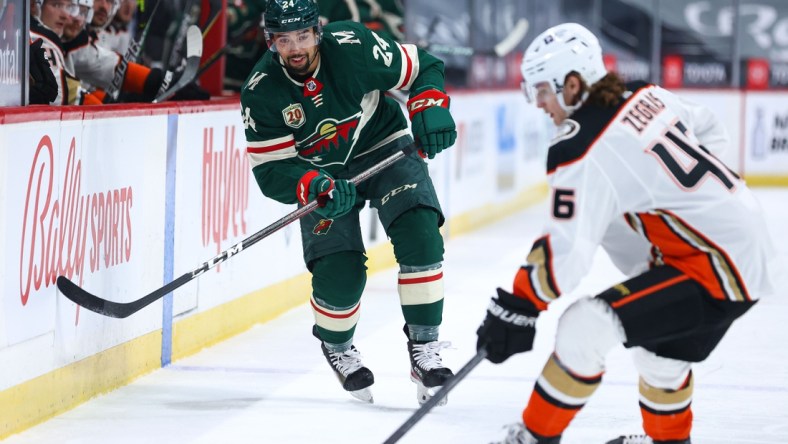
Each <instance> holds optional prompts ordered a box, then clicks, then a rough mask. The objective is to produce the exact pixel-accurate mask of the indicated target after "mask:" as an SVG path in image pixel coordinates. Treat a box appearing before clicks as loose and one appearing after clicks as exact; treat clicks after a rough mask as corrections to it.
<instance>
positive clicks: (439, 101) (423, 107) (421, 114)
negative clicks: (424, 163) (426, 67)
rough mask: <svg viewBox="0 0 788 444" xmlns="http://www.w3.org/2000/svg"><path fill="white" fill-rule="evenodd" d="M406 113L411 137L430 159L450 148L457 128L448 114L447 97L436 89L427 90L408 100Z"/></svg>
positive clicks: (455, 136)
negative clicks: (411, 131) (411, 129)
mask: <svg viewBox="0 0 788 444" xmlns="http://www.w3.org/2000/svg"><path fill="white" fill-rule="evenodd" d="M408 113H409V115H410V121H411V123H412V128H413V136H414V137H415V138H416V140H417V141H418V142H419V145H420V146H421V150H422V151H423V152H424V154H426V155H427V157H429V158H430V159H433V158H435V155H436V154H438V153H440V152H441V151H443V150H445V149H446V148H448V147H450V146H452V145H453V144H454V141H455V140H456V139H457V127H456V125H455V124H454V119H453V118H452V117H451V113H450V112H449V96H447V95H446V93H444V92H443V91H440V90H437V89H428V90H426V91H423V92H421V93H420V94H417V95H416V96H414V97H412V98H411V99H410V100H408Z"/></svg>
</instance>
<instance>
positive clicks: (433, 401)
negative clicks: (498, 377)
mask: <svg viewBox="0 0 788 444" xmlns="http://www.w3.org/2000/svg"><path fill="white" fill-rule="evenodd" d="M59 279H60V278H58V280H59ZM486 357H487V350H485V349H483V348H481V349H479V350H478V351H477V352H476V355H474V357H473V358H471V360H470V361H468V363H467V364H465V365H464V366H463V367H462V368H461V369H460V371H458V372H457V374H456V375H454V376H453V377H452V378H451V379H449V380H448V381H446V383H445V384H443V387H442V388H441V389H440V390H438V391H437V392H436V393H435V394H434V395H433V396H432V398H430V399H428V400H427V402H425V403H424V404H422V405H421V407H419V409H418V410H416V412H415V413H413V415H411V416H410V418H408V420H407V421H405V422H404V423H403V424H402V425H401V426H399V428H398V429H397V430H395V431H394V433H392V434H391V436H389V437H388V439H386V440H385V441H383V444H394V443H395V442H397V441H399V440H400V438H402V437H403V436H404V435H405V434H406V433H408V430H410V429H411V428H412V427H413V426H414V425H416V423H417V422H419V420H421V418H423V417H424V415H426V414H427V413H429V411H430V410H432V408H433V407H435V406H436V405H438V403H439V402H440V401H441V400H442V399H443V398H445V397H446V395H448V394H449V392H450V391H451V390H452V389H453V388H454V386H455V385H457V384H459V382H460V381H462V380H463V379H464V378H465V377H466V376H468V373H470V372H471V370H473V369H474V368H475V367H476V366H477V365H479V363H480V362H482V361H483V360H484V358H486Z"/></svg>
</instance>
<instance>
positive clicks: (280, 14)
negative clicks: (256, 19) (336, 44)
mask: <svg viewBox="0 0 788 444" xmlns="http://www.w3.org/2000/svg"><path fill="white" fill-rule="evenodd" d="M319 16H320V10H319V9H318V7H317V0H268V1H267V2H266V5H265V13H264V14H263V28H264V30H265V39H266V41H267V42H268V47H269V48H270V49H271V50H272V51H274V52H276V45H274V38H273V37H274V34H276V33H282V32H291V31H299V30H302V29H308V28H313V29H314V30H315V33H316V34H317V43H318V44H320V39H321V37H322V35H323V29H322V26H321V25H320V18H319Z"/></svg>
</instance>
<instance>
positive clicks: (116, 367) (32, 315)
mask: <svg viewBox="0 0 788 444" xmlns="http://www.w3.org/2000/svg"><path fill="white" fill-rule="evenodd" d="M687 96H688V97H689V98H691V99H695V100H696V101H700V102H703V103H707V104H708V105H709V106H710V107H711V108H712V109H713V110H715V112H717V113H718V115H719V117H720V118H721V119H722V120H723V121H724V122H725V124H726V127H727V128H729V130H730V132H731V136H732V138H733V140H739V141H740V144H739V145H740V146H742V147H743V148H742V149H741V150H734V151H732V152H729V153H726V154H725V160H726V162H727V163H728V164H729V165H730V166H731V167H732V168H734V169H736V170H737V171H744V172H745V174H746V175H747V177H748V179H749V180H750V181H751V182H754V183H758V182H762V183H766V184H773V183H785V182H786V176H788V149H786V150H782V149H781V146H782V145H781V142H780V140H782V139H783V138H784V137H788V135H784V132H786V131H788V130H786V129H785V128H783V119H785V121H788V105H785V104H783V103H781V100H780V97H781V96H779V95H775V94H749V95H747V96H746V97H745V95H743V94H740V93H738V92H736V93H730V92H720V91H707V92H700V91H698V92H688V94H687ZM782 102H785V101H784V100H782ZM452 111H453V114H454V117H455V120H456V121H457V125H458V141H457V143H456V145H455V146H454V147H452V148H451V149H449V150H447V151H445V152H444V153H442V154H441V155H439V156H438V157H437V158H436V159H434V160H432V161H430V162H429V165H430V173H431V175H432V178H433V181H434V183H435V186H436V189H437V190H438V193H439V197H440V199H441V203H442V206H443V210H444V212H445V214H446V216H447V224H446V226H445V227H444V234H445V235H446V236H453V235H457V234H461V233H463V232H466V231H468V230H472V229H474V228H476V227H478V226H480V225H481V224H484V223H487V222H490V221H492V220H496V219H498V218H500V217H502V216H505V215H507V214H510V213H511V212H513V211H515V210H517V209H520V208H523V207H524V206H527V205H528V204H530V203H532V202H535V201H539V200H541V199H543V198H544V197H545V196H546V194H547V191H546V187H545V184H544V157H545V152H546V149H547V146H548V144H549V138H550V134H551V133H552V127H551V124H550V122H549V120H547V118H546V117H545V116H544V115H543V114H542V113H541V112H540V111H538V110H536V109H534V108H532V107H530V106H528V105H527V104H526V103H525V101H524V100H523V98H522V96H521V95H520V94H519V92H517V91H501V92H490V93H484V94H479V93H475V94H470V93H458V94H454V95H453V97H452ZM750 116H751V117H750ZM756 135H757V136H756ZM761 135H763V136H764V137H763V139H764V140H766V141H767V142H766V143H768V147H769V148H768V149H767V150H766V151H765V154H764V149H763V147H764V146H766V145H763V143H764V142H763V140H761ZM755 145H758V146H759V148H758V149H757V150H755V154H753V148H752V147H753V146H755ZM0 147H2V150H0V177H2V187H1V188H0V211H1V213H0V214H2V217H0V251H2V253H0V282H1V283H2V289H3V293H2V300H0V362H1V363H2V365H0V439H2V438H3V437H4V436H7V435H9V434H11V433H14V432H16V431H19V430H23V429H25V428H27V427H30V426H31V425H33V424H36V423H38V422H41V421H43V420H46V419H48V418H50V417H52V416H54V415H56V414H58V413H60V412H63V411H65V410H67V409H69V408H72V407H73V406H75V405H77V404H79V403H81V402H84V401H85V400H87V399H89V398H91V397H93V396H95V395H96V394H99V393H102V392H106V391H109V390H112V389H114V388H116V387H118V386H120V385H123V384H126V383H128V382H129V381H130V380H132V379H133V378H135V377H137V376H139V375H142V374H144V373H146V372H149V371H151V370H153V369H156V368H159V367H161V366H162V365H166V364H167V363H169V362H170V361H171V360H174V359H178V358H180V357H183V356H186V355H189V354H192V353H194V352H196V351H198V350H200V349H201V348H203V347H205V346H207V345H210V344H213V343H216V342H217V341H221V340H223V339H225V338H227V337H229V336H232V335H234V334H237V333H238V332H241V331H243V330H245V329H247V328H249V327H250V326H251V325H253V324H254V323H258V322H264V321H266V320H269V319H271V318H273V317H276V316H277V315H279V314H280V313H282V312H284V311H286V310H288V309H289V308H292V307H294V306H296V305H299V304H302V303H304V302H305V301H306V300H307V299H308V298H309V277H308V274H307V273H306V269H305V267H304V265H303V261H302V259H301V242H300V234H299V231H298V227H297V225H296V223H294V224H291V225H289V226H287V227H285V228H284V229H282V230H281V231H279V232H277V233H275V234H273V235H272V236H270V237H269V238H266V239H264V240H263V241H261V242H260V243H259V244H258V245H255V246H253V247H251V248H250V249H249V251H244V252H242V253H241V254H239V255H238V256H236V257H234V258H233V259H231V260H230V261H229V262H227V263H225V264H222V265H220V266H218V267H217V268H214V269H213V270H211V271H209V272H208V273H206V274H205V275H203V276H201V277H200V278H199V279H197V280H195V281H192V282H190V283H189V284H186V285H185V286H184V287H182V288H180V289H179V290H177V291H176V292H175V293H174V294H173V295H172V296H168V297H166V298H164V299H163V300H161V301H158V302H155V303H154V304H152V305H150V306H149V307H147V308H145V309H144V310H142V311H140V312H139V313H137V314H135V315H133V316H131V317H130V318H127V319H123V320H118V319H109V318H105V317H102V316H99V315H96V314H94V313H92V312H89V311H86V310H81V309H79V308H78V307H77V306H76V305H74V304H73V303H71V302H70V301H68V300H67V299H65V298H64V297H63V296H62V295H60V294H59V293H58V291H57V289H56V287H55V286H54V281H55V278H56V277H57V276H58V275H65V276H67V277H69V278H70V279H72V280H73V281H74V282H76V283H77V284H79V285H80V286H83V287H84V288H85V289H87V290H88V291H91V292H93V293H96V294H98V295H101V296H103V297H106V298H108V299H112V300H115V301H120V302H127V301H131V300H134V299H137V298H140V297H142V296H143V295H145V294H147V293H148V292H150V291H152V290H154V289H156V288H158V287H160V286H162V285H163V284H164V283H166V282H169V281H171V280H172V279H173V278H175V277H178V276H180V275H181V274H183V273H184V272H186V271H188V270H191V269H193V268H195V267H196V266H198V265H199V264H201V263H202V262H204V261H206V260H208V259H210V258H211V257H213V256H215V255H216V254H218V253H219V252H221V251H223V250H225V249H227V248H229V247H230V246H232V245H234V244H236V243H237V242H239V241H241V240H242V239H244V238H246V237H248V236H250V235H252V234H254V233H255V232H257V231H258V230H260V229H261V228H263V227H265V226H267V225H268V224H270V223H272V222H273V221H275V220H277V219H279V218H280V217H282V216H284V215H285V214H287V213H289V212H291V211H293V210H294V209H295V207H294V206H285V205H281V204H278V203H276V202H273V201H271V200H269V199H267V198H264V197H263V196H262V194H261V193H260V191H259V189H258V187H257V185H256V183H255V182H254V180H253V178H252V176H251V174H249V171H250V170H249V164H248V161H247V159H246V154H245V141H244V135H243V123H242V121H241V114H240V108H239V105H238V103H237V101H236V100H234V99H222V100H217V101H212V102H210V103H208V102H204V103H198V104H188V105H169V104H164V105H155V106H154V105H140V106H136V107H121V106H111V107H107V108H104V109H101V110H99V109H91V108H75V107H65V108H48V107H28V108H26V109H16V110H15V109H0ZM361 220H362V232H363V236H364V239H365V244H366V245H367V248H368V255H369V256H370V261H369V263H368V265H369V267H370V272H375V271H377V270H380V269H382V268H385V267H388V266H391V265H393V264H394V261H393V255H392V252H391V248H390V246H389V244H388V241H387V240H386V238H385V234H384V233H383V230H382V227H380V225H379V223H378V222H377V219H376V217H375V215H374V214H373V213H372V212H371V211H370V210H369V209H365V210H363V212H362V214H361Z"/></svg>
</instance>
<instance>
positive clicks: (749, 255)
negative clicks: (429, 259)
mask: <svg viewBox="0 0 788 444" xmlns="http://www.w3.org/2000/svg"><path fill="white" fill-rule="evenodd" d="M522 74H523V77H524V82H523V87H524V90H525V92H526V96H527V97H528V99H529V101H532V102H535V104H536V105H537V106H538V107H539V108H541V109H542V110H544V111H545V112H546V113H548V114H549V115H550V116H551V117H552V119H553V121H554V122H555V123H556V125H558V132H557V137H556V138H555V139H554V141H553V144H552V146H551V147H550V149H549V152H548V156H547V174H548V176H547V177H548V182H549V185H550V189H551V195H550V202H551V205H550V218H549V222H548V223H547V226H546V227H545V231H544V234H543V235H542V236H541V237H540V238H539V239H537V240H536V241H535V242H534V244H533V247H532V249H531V252H530V253H529V255H528V258H527V262H526V263H525V264H524V265H522V267H521V268H520V269H519V270H518V272H517V273H516V276H515V279H514V285H513V289H512V291H511V292H509V291H506V290H503V289H498V297H497V298H493V299H492V300H491V303H490V306H489V308H488V311H487V315H486V318H485V320H484V322H483V324H482V325H481V327H479V329H478V331H477V334H478V347H479V348H480V349H481V348H484V349H485V350H486V351H487V353H488V355H487V357H488V359H489V360H490V361H492V362H495V363H500V362H503V361H504V360H506V359H507V358H508V357H510V356H511V355H513V354H515V353H519V352H524V351H528V350H530V349H531V348H532V344H533V340H534V335H535V326H536V319H537V317H538V316H539V313H540V312H542V311H543V310H545V309H546V308H547V306H548V304H549V303H550V302H551V301H553V300H555V299H556V298H557V297H559V295H561V294H562V293H565V292H569V291H571V290H572V289H573V288H575V287H576V286H577V284H578V282H579V281H580V279H581V278H582V277H583V276H584V275H585V274H586V273H587V272H588V270H589V269H590V267H591V264H592V261H593V257H594V254H595V251H596V249H597V247H599V246H602V247H603V248H604V249H605V250H606V251H607V253H608V254H609V255H610V256H611V259H612V260H613V262H614V263H615V264H616V265H617V266H618V267H619V269H621V270H622V271H623V272H624V273H625V274H626V275H627V276H628V278H627V280H625V281H624V282H621V283H619V284H617V285H615V286H613V287H611V288H610V289H608V290H606V291H604V292H602V293H601V294H599V295H597V296H596V297H593V298H591V297H584V298H581V299H579V300H578V301H576V302H575V303H573V304H572V305H570V306H569V308H567V310H566V311H565V312H564V314H563V315H562V317H561V319H560V321H559V324H558V329H557V333H556V340H555V351H554V353H553V354H552V356H551V357H550V358H549V360H548V362H547V363H546V365H545V367H544V369H543V371H542V374H541V375H540V377H539V378H538V380H537V381H536V384H535V387H534V390H533V392H532V394H531V398H530V400H529V401H528V405H527V406H526V408H525V410H524V411H523V415H522V421H518V422H517V423H516V424H513V425H512V426H510V428H509V430H508V436H507V438H506V440H505V442H507V443H538V444H544V443H550V444H553V443H558V442H560V439H561V435H562V433H563V432H564V430H565V429H566V428H567V426H568V425H569V423H570V422H571V420H572V418H574V416H575V415H576V414H577V412H579V411H580V409H581V408H582V407H583V406H584V404H585V403H586V402H587V401H588V399H589V398H590V397H591V395H592V394H593V393H594V390H595V389H596V388H597V387H598V386H599V384H600V382H601V380H602V375H603V373H604V372H605V355H606V354H607V352H608V351H609V350H611V349H612V348H613V347H614V346H615V345H617V344H619V343H623V344H624V346H625V347H627V348H630V349H632V353H633V358H634V361H635V366H636V368H637V370H638V372H639V374H640V381H639V384H638V388H639V391H640V411H641V415H642V418H643V428H644V431H645V435H632V436H621V437H619V438H616V439H613V440H612V441H610V443H643V444H646V443H649V444H650V443H673V444H687V443H690V432H691V428H692V411H691V408H690V404H691V400H692V391H693V386H694V384H693V375H692V370H691V367H692V363H694V362H699V361H702V360H704V359H705V358H706V357H707V356H708V355H709V354H710V353H711V351H712V350H713V349H714V348H715V347H716V345H717V344H718V342H719V341H720V340H721V339H722V337H723V335H724V334H725V333H726V331H727V330H728V328H729V327H730V325H731V323H732V322H733V321H734V320H735V319H736V318H738V317H739V316H741V315H742V314H743V313H745V312H746V311H747V310H748V309H749V308H750V307H751V306H752V305H753V304H755V302H756V301H757V299H758V297H759V296H761V295H763V294H766V293H768V292H770V291H771V283H770V279H769V262H770V260H771V257H772V253H771V250H770V241H769V239H768V238H767V228H766V225H765V221H764V218H763V216H762V214H761V210H760V208H759V205H758V203H757V202H756V199H755V198H754V196H753V194H752V193H751V191H750V190H749V189H748V188H747V186H746V185H745V183H744V181H742V180H741V179H740V178H739V177H738V176H737V175H736V174H735V173H734V172H732V171H731V170H730V169H728V168H727V167H726V166H725V165H724V164H723V163H722V162H721V161H720V160H718V159H717V158H716V157H715V156H714V155H713V154H712V153H713V152H715V151H719V150H722V149H725V147H726V146H727V145H728V144H729V140H728V138H727V135H726V132H725V130H724V128H723V127H722V126H721V124H720V123H719V122H718V121H717V120H716V119H715V118H714V116H713V114H712V113H711V112H710V111H709V110H707V109H705V108H703V107H700V106H697V105H692V104H689V103H687V102H686V101H684V100H682V99H681V98H679V97H677V96H676V95H674V94H672V93H671V92H669V91H666V90H665V89H662V88H660V87H659V86H656V85H652V84H646V83H640V84H633V85H625V84H624V83H622V82H621V80H620V79H619V78H618V76H616V75H615V74H614V73H608V72H606V70H605V67H604V64H603V62H602V51H601V48H600V46H599V42H598V41H597V39H596V37H595V36H594V35H593V34H592V33H591V32H590V31H588V30H587V29H585V28H584V27H582V26H580V25H578V24H574V23H567V24H562V25H559V26H556V27H553V28H550V29H549V30H547V31H545V32H544V33H542V34H541V35H539V36H538V37H537V38H536V39H535V40H534V42H533V43H531V45H530V46H529V47H528V49H527V50H526V52H525V56H524V59H523V64H522ZM610 443H609V444H610Z"/></svg>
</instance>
